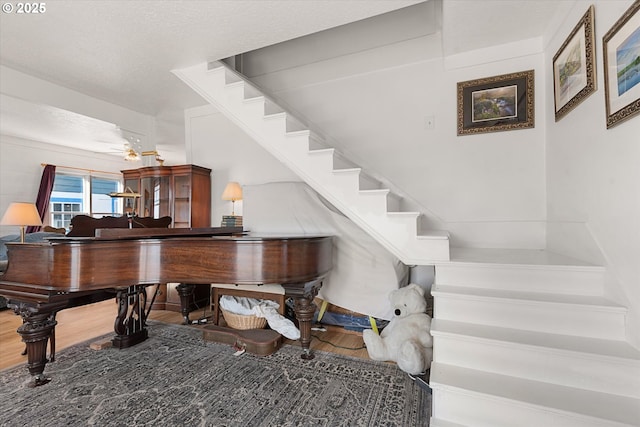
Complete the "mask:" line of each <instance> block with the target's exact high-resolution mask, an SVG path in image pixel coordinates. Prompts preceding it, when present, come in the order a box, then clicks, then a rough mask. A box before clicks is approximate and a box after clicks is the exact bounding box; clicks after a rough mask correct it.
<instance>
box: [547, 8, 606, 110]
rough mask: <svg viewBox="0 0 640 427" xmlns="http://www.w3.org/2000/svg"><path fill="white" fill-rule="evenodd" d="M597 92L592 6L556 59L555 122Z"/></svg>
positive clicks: (556, 55)
mask: <svg viewBox="0 0 640 427" xmlns="http://www.w3.org/2000/svg"><path fill="white" fill-rule="evenodd" d="M596 89H597V83H596V55H595V29H594V7H593V5H591V6H589V9H587V11H586V12H585V14H584V15H583V16H582V18H581V19H580V21H578V23H577V24H576V26H575V27H574V28H573V30H572V31H571V34H569V36H568V37H567V39H566V40H565V41H564V43H563V44H562V46H560V49H558V52H557V53H556V54H555V56H554V57H553V100H554V106H555V117H556V122H557V121H558V120H560V119H562V118H563V117H564V116H565V115H566V114H567V113H568V112H569V111H571V110H573V109H574V108H575V107H576V106H578V104H580V103H581V102H582V101H584V100H585V99H586V98H587V97H588V96H589V95H591V94H592V93H594V92H595V91H596Z"/></svg>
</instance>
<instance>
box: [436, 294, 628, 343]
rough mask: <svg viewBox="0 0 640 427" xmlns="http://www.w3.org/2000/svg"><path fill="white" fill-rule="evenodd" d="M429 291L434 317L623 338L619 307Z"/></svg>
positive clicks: (535, 329) (541, 330)
mask: <svg viewBox="0 0 640 427" xmlns="http://www.w3.org/2000/svg"><path fill="white" fill-rule="evenodd" d="M432 293H433V295H434V297H435V302H434V314H435V317H436V318H438V319H442V320H454V321H457V322H467V323H472V324H473V323H475V324H481V325H492V326H500V327H508V328H512V329H525V330H528V331H539V332H548V333H553V334H561V335H577V336H582V337H592V338H603V339H614V340H615V339H618V340H623V339H625V337H624V331H625V324H624V313H622V312H620V311H613V310H602V309H599V308H598V307H588V306H582V305H576V304H556V303H544V302H538V301H523V300H513V299H506V298H486V297H476V296H468V295H464V296H459V295H455V294H440V293H438V292H437V291H432Z"/></svg>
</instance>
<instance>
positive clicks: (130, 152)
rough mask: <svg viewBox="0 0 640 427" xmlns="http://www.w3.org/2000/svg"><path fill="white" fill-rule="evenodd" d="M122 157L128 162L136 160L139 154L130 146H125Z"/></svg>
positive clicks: (138, 158)
mask: <svg viewBox="0 0 640 427" xmlns="http://www.w3.org/2000/svg"><path fill="white" fill-rule="evenodd" d="M124 159H125V160H126V161H128V162H137V161H138V160H140V154H138V152H137V151H136V150H134V149H133V148H131V147H127V148H125V150H124Z"/></svg>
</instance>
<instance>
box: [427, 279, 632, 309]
mask: <svg viewBox="0 0 640 427" xmlns="http://www.w3.org/2000/svg"><path fill="white" fill-rule="evenodd" d="M431 294H432V295H434V296H436V295H442V296H445V295H457V296H460V297H471V298H474V297H480V298H496V299H510V300H514V301H524V302H540V303H552V304H553V303H555V304H572V305H583V306H590V307H593V308H596V307H597V308H598V309H600V310H610V311H621V312H626V308H625V307H623V306H621V305H619V304H616V303H614V302H612V301H610V300H608V299H606V298H604V297H601V296H597V295H572V294H549V293H542V292H521V291H511V290H503V289H487V288H469V287H464V286H450V285H434V287H433V288H432V290H431Z"/></svg>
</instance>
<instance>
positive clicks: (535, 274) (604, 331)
mask: <svg viewBox="0 0 640 427" xmlns="http://www.w3.org/2000/svg"><path fill="white" fill-rule="evenodd" d="M604 275H605V271H604V268H602V267H594V266H590V265H581V263H579V262H577V261H575V260H571V259H566V258H564V257H560V256H557V255H553V254H549V253H547V252H544V251H517V250H509V251H501V250H471V249H466V250H465V249H452V251H451V261H450V262H449V263H446V264H439V265H437V266H436V279H435V284H434V286H433V288H432V294H433V296H434V299H435V304H434V308H435V312H434V320H433V323H432V325H431V333H432V335H433V340H434V345H433V348H434V360H433V363H432V365H431V377H430V385H431V387H432V390H433V413H432V422H431V425H432V426H434V427H435V426H456V425H464V426H492V427H494V426H534V425H535V426H544V425H549V426H554V427H556V426H576V427H577V426H580V427H585V426H593V427H596V426H598V427H603V426H628V425H636V426H637V425H640V352H639V351H638V350H636V349H635V348H633V347H632V346H631V345H629V344H628V343H627V342H626V340H625V314H626V309H625V308H624V307H622V306H619V305H617V304H615V303H613V302H611V301H609V300H607V299H606V298H604V297H603V296H602V294H603V288H604V283H605V282H604Z"/></svg>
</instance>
